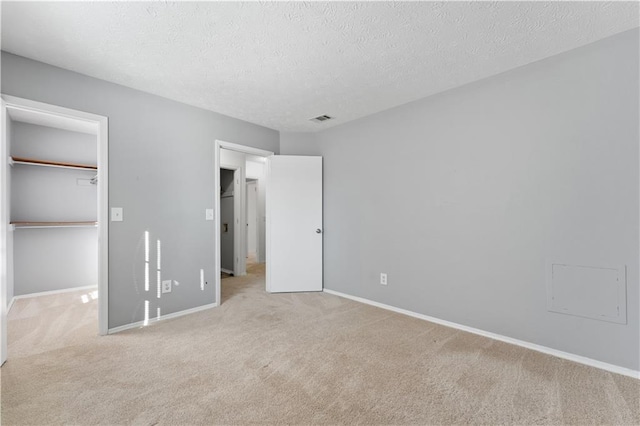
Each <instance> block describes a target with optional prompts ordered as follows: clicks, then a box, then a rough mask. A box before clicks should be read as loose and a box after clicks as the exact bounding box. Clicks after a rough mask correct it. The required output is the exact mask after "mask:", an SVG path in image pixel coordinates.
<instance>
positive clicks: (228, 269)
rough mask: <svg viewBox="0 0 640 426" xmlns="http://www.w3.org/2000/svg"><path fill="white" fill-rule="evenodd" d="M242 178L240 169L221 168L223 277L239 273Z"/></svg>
mask: <svg viewBox="0 0 640 426" xmlns="http://www.w3.org/2000/svg"><path fill="white" fill-rule="evenodd" d="M239 180H240V172H239V169H236V170H233V169H225V168H221V169H220V273H221V276H222V277H223V278H226V277H229V276H234V275H237V272H238V271H237V256H236V248H237V247H236V245H237V244H236V241H235V234H236V228H237V227H236V222H238V221H239V218H238V217H236V216H237V209H236V206H235V204H236V201H237V200H236V195H235V193H236V191H235V190H236V183H235V182H236V181H239Z"/></svg>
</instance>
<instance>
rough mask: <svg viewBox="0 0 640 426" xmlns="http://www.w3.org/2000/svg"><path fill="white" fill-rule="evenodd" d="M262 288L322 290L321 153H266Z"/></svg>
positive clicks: (274, 291)
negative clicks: (295, 154) (265, 265)
mask: <svg viewBox="0 0 640 426" xmlns="http://www.w3.org/2000/svg"><path fill="white" fill-rule="evenodd" d="M267 174H268V183H267V221H268V226H267V232H268V233H269V235H268V236H267V241H268V244H269V249H268V250H267V256H268V258H267V277H266V278H267V291H269V292H270V293H286V292H302V291H322V232H323V230H322V157H312V156H309V157H307V156H292V155H274V156H271V157H269V158H268V159H267Z"/></svg>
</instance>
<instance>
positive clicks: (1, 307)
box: [0, 100, 9, 365]
mask: <svg viewBox="0 0 640 426" xmlns="http://www.w3.org/2000/svg"><path fill="white" fill-rule="evenodd" d="M0 102H1V105H0V108H1V109H0V113H1V114H2V117H1V120H2V125H1V126H0V131H1V132H2V135H1V137H2V141H0V365H2V364H4V362H5V361H6V360H7V304H8V303H9V301H8V300H7V281H8V278H9V276H8V269H7V268H8V265H7V258H8V256H9V253H8V252H7V249H8V247H7V238H8V236H7V232H8V224H9V195H8V194H9V182H8V174H9V171H8V167H7V165H8V162H7V158H9V152H8V146H9V145H8V143H9V141H8V140H7V137H8V134H7V133H8V130H7V125H8V124H9V123H8V121H9V117H8V112H7V105H6V103H5V102H4V100H2V101H0Z"/></svg>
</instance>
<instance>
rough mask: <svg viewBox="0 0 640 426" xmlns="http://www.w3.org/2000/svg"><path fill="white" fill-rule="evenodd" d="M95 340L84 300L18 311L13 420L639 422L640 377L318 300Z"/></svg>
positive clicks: (250, 291) (230, 286)
mask: <svg viewBox="0 0 640 426" xmlns="http://www.w3.org/2000/svg"><path fill="white" fill-rule="evenodd" d="M262 274H263V271H262V270H261V269H260V268H259V267H255V266H254V267H253V268H252V269H250V274H249V275H248V276H246V277H234V278H228V279H225V280H224V281H223V304H222V306H220V307H219V308H216V309H211V310H208V311H203V312H200V313H197V314H193V315H190V316H186V317H182V318H176V319H173V320H167V321H162V322H159V323H157V324H154V325H152V326H149V327H146V328H141V329H136V330H129V331H126V332H122V333H119V334H116V335H111V336H107V337H98V336H96V319H95V318H96V302H95V300H91V301H89V302H88V303H82V300H81V296H82V295H86V294H87V292H81V293H73V294H68V295H62V296H51V297H42V298H39V299H25V300H20V301H18V302H16V305H15V306H14V308H13V309H12V311H11V314H10V323H9V332H10V334H9V340H10V343H9V361H8V362H7V363H6V364H5V366H4V367H3V368H2V395H1V398H2V424H4V425H12V424H29V425H33V424H47V425H48V424H62V423H65V424H82V425H85V424H94V423H103V424H142V425H155V424H179V425H186V424H265V423H270V424H470V423H473V424H491V425H494V424H616V425H620V424H639V423H640V381H638V380H635V379H631V378H628V377H623V376H619V375H615V374H610V373H607V372H604V371H601V370H597V369H594V368H590V367H585V366H582V365H578V364H575V363H572V362H568V361H564V360H561V359H558V358H554V357H551V356H547V355H543V354H540V353H537V352H533V351H529V350H526V349H522V348H519V347H516V346H512V345H508V344H505V343H500V342H496V341H493V340H490V339H487V338H483V337H479V336H475V335H472V334H468V333H464V332H460V331H457V330H454V329H449V328H446V327H442V326H439V325H435V324H431V323H429V322H425V321H421V320H417V319H414V318H410V317H406V316H402V315H399V314H395V313H391V312H388V311H385V310H382V309H377V308H374V307H370V306H367V305H363V304H359V303H356V302H352V301H349V300H345V299H341V298H339V297H335V296H331V295H327V294H323V293H314V294H281V295H268V294H266V293H265V292H264V280H263V278H262V276H263V275H262Z"/></svg>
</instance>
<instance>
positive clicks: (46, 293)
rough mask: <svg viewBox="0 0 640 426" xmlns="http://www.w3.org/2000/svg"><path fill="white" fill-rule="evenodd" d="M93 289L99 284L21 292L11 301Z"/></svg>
mask: <svg viewBox="0 0 640 426" xmlns="http://www.w3.org/2000/svg"><path fill="white" fill-rule="evenodd" d="M91 289H93V290H97V289H98V285H97V284H94V285H85V286H83V287H72V288H63V289H62V290H51V291H41V292H39V293H29V294H21V295H20V296H13V299H11V303H13V301H14V300H18V299H29V298H31V297H40V296H50V295H52V294H62V293H71V292H74V291H81V290H91Z"/></svg>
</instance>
